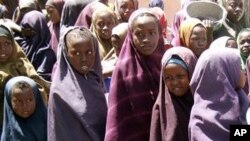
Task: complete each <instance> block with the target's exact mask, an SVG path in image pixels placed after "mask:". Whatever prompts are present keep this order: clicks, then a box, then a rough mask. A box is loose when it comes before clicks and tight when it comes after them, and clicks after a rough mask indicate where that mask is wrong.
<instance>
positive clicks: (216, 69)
mask: <svg viewBox="0 0 250 141" xmlns="http://www.w3.org/2000/svg"><path fill="white" fill-rule="evenodd" d="M232 64H233V65H232ZM245 82H246V76H245V71H244V70H242V68H241V61H240V56H239V53H238V51H237V50H236V49H232V48H227V47H221V48H213V49H208V50H206V51H205V52H204V53H203V54H202V55H201V56H200V58H199V60H198V61H197V64H196V67H195V70H194V73H193V76H192V79H191V81H190V87H191V91H192V93H193V94H194V105H193V107H192V110H191V115H190V121H189V140H190V141H205V140H213V141H226V140H229V137H230V125H237V124H238V125H239V124H246V111H247V109H248V107H249V100H248V98H247V95H246V93H245V92H244V91H243V87H244V86H245ZM204 113H205V114H204Z"/></svg>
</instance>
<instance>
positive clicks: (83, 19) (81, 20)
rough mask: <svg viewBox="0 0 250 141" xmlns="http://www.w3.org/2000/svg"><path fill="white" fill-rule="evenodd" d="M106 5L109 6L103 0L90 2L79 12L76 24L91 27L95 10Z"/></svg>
mask: <svg viewBox="0 0 250 141" xmlns="http://www.w3.org/2000/svg"><path fill="white" fill-rule="evenodd" d="M102 7H106V8H107V6H106V5H105V4H103V3H101V2H98V1H94V2H91V3H89V4H88V5H87V6H86V7H85V8H84V9H83V10H82V11H81V13H80V14H79V16H78V18H77V20H76V23H75V25H77V26H86V27H87V28H90V26H91V23H92V15H93V13H94V11H95V10H97V9H99V8H102Z"/></svg>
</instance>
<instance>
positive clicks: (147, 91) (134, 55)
mask: <svg viewBox="0 0 250 141" xmlns="http://www.w3.org/2000/svg"><path fill="white" fill-rule="evenodd" d="M142 13H148V14H151V15H153V14H152V13H151V12H150V11H149V10H148V9H139V10H137V11H135V12H134V13H133V14H132V15H131V16H130V19H129V22H128V33H127V37H126V39H125V41H124V43H123V47H122V50H121V52H120V54H119V58H118V62H117V65H116V68H115V70H114V71H113V75H112V79H111V88H110V94H109V109H108V110H109V112H108V119H107V126H106V135H105V140H106V141H110V140H119V141H123V140H140V141H142V140H148V139H149V130H150V120H151V113H152V107H153V104H154V102H155V99H156V97H157V94H158V89H159V79H160V69H161V67H160V66H161V65H160V60H161V58H162V56H163V53H164V45H163V39H162V36H161V31H160V30H159V34H160V37H159V41H158V46H157V48H156V50H155V51H154V52H153V54H151V55H149V56H143V55H141V54H139V52H137V50H136V49H135V45H134V43H133V40H132V22H133V21H134V20H135V18H137V16H138V15H141V14H142ZM153 16H154V15H153ZM155 18H156V17H155ZM156 19H157V18H156ZM157 22H159V21H157ZM158 24H159V23H158ZM158 27H159V29H160V25H158Z"/></svg>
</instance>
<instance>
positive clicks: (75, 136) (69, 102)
mask: <svg viewBox="0 0 250 141" xmlns="http://www.w3.org/2000/svg"><path fill="white" fill-rule="evenodd" d="M74 28H85V27H70V28H68V29H67V31H65V33H66V34H67V33H68V32H69V31H70V30H72V29H74ZM89 32H90V31H89ZM66 34H65V35H64V36H63V43H62V45H63V48H62V50H60V57H59V60H58V67H57V69H56V72H55V76H54V78H53V82H52V86H51V90H50V97H49V104H48V141H82V140H84V141H103V140H104V134H105V125H106V116H107V104H106V100H105V97H104V91H103V89H102V85H101V78H100V77H99V75H98V74H97V73H96V72H95V70H93V71H90V72H89V73H87V74H85V75H81V74H79V73H78V72H76V71H75V70H74V69H73V68H72V67H71V65H70V64H69V62H68V60H67V58H66V54H65V52H64V51H65V48H66V43H65V36H66ZM93 39H94V42H95V51H96V55H95V56H96V58H95V64H94V65H99V66H100V59H99V53H98V44H97V41H96V40H95V38H93ZM100 67H101V66H100Z"/></svg>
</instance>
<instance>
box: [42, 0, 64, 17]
mask: <svg viewBox="0 0 250 141" xmlns="http://www.w3.org/2000/svg"><path fill="white" fill-rule="evenodd" d="M45 5H47V6H51V7H54V8H55V9H56V10H57V11H58V14H59V15H60V16H61V13H62V9H63V5H64V0H48V1H47V2H46V4H45Z"/></svg>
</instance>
